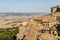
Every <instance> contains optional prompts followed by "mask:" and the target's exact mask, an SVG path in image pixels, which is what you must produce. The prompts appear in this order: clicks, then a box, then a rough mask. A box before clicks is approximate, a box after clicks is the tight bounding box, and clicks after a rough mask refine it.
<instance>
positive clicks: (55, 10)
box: [51, 5, 60, 13]
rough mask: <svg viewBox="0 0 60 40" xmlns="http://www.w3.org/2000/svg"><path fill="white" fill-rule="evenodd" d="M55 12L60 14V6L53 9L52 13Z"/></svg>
mask: <svg viewBox="0 0 60 40" xmlns="http://www.w3.org/2000/svg"><path fill="white" fill-rule="evenodd" d="M55 12H60V6H59V5H57V6H54V7H52V8H51V13H55Z"/></svg>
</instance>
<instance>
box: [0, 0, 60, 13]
mask: <svg viewBox="0 0 60 40" xmlns="http://www.w3.org/2000/svg"><path fill="white" fill-rule="evenodd" d="M55 5H60V0H0V12H50V8H51V7H52V6H55Z"/></svg>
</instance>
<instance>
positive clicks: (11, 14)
mask: <svg viewBox="0 0 60 40" xmlns="http://www.w3.org/2000/svg"><path fill="white" fill-rule="evenodd" d="M44 14H48V13H41V12H32V13H12V12H11V13H10V12H6V13H0V15H6V16H33V15H44Z"/></svg>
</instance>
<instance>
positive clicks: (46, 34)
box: [17, 6, 60, 40]
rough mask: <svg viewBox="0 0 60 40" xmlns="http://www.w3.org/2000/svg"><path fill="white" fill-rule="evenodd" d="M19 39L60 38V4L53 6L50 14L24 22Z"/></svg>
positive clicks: (49, 39) (43, 39) (58, 39)
mask: <svg viewBox="0 0 60 40" xmlns="http://www.w3.org/2000/svg"><path fill="white" fill-rule="evenodd" d="M17 40H60V6H54V7H52V8H51V13H50V14H47V15H41V16H37V17H35V18H30V20H28V21H25V22H22V24H21V26H20V27H19V33H18V34H17Z"/></svg>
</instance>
